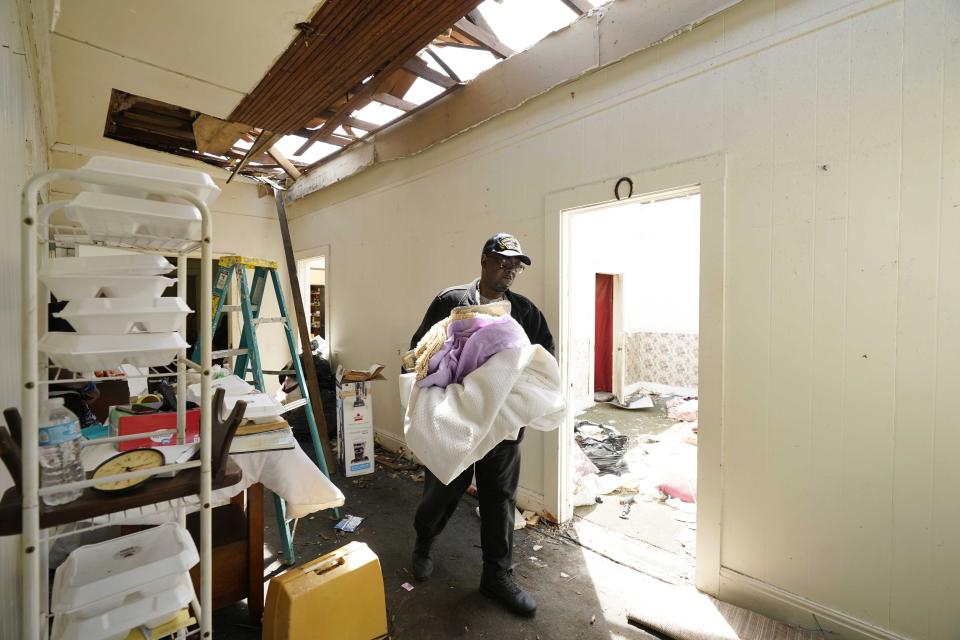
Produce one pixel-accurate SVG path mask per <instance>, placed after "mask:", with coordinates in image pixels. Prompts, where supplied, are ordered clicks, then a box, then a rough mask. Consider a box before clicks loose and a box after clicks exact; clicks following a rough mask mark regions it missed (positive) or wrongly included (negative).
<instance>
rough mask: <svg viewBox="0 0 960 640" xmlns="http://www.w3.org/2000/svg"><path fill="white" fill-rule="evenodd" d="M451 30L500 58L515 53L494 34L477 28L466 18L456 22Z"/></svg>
mask: <svg viewBox="0 0 960 640" xmlns="http://www.w3.org/2000/svg"><path fill="white" fill-rule="evenodd" d="M453 30H454V31H456V32H457V33H460V34H463V35H465V36H466V37H468V38H470V39H471V40H473V41H474V42H476V43H477V44H479V45H483V46H484V47H486V48H487V49H489V50H490V51H491V52H492V53H493V54H494V55H496V56H499V57H501V58H509V57H510V56H512V55H513V54H514V53H516V52H515V51H514V50H513V49H511V48H510V47H508V46H507V45H505V44H504V43H503V42H501V41H500V38H498V37H497V36H496V35H495V34H493V33H491V32H490V31H487V30H486V29H483V28H481V27H478V26H477V25H475V24H473V23H472V22H470V21H469V20H467V19H466V18H462V19H460V20H458V21H457V23H456V24H455V25H453Z"/></svg>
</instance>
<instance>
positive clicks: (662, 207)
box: [564, 190, 700, 583]
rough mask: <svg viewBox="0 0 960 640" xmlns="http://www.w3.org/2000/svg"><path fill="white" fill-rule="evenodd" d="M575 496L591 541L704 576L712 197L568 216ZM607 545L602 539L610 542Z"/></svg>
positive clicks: (663, 571)
mask: <svg viewBox="0 0 960 640" xmlns="http://www.w3.org/2000/svg"><path fill="white" fill-rule="evenodd" d="M567 215H569V216H570V218H569V227H568V229H569V235H568V241H567V242H566V243H565V245H564V246H565V249H564V251H565V255H564V261H565V262H566V264H567V265H568V267H567V271H566V274H567V278H568V282H567V283H565V286H564V290H565V291H566V292H567V293H566V295H567V301H566V302H567V303H566V309H567V315H566V319H567V323H568V324H567V327H568V330H567V331H566V332H565V339H566V340H567V345H566V349H565V353H566V354H568V355H567V357H568V358H569V361H568V363H567V366H566V369H567V372H568V378H569V380H568V382H569V383H570V387H571V390H572V391H571V393H572V398H571V400H572V404H573V409H574V416H575V418H574V429H573V431H574V438H575V442H574V446H573V454H572V456H571V461H572V464H571V466H572V469H571V471H572V472H571V476H572V478H573V482H572V483H570V487H568V490H569V492H570V493H569V495H568V498H570V499H571V500H572V503H573V505H574V514H575V518H574V526H575V527H576V530H577V535H578V536H579V537H580V539H581V541H582V542H586V543H587V544H590V542H591V541H590V540H589V538H592V537H596V540H595V541H594V542H595V543H596V544H597V545H601V544H602V545H603V546H604V547H605V548H607V549H613V550H615V553H616V555H618V556H620V557H618V560H621V561H623V562H624V563H625V564H633V565H638V568H642V569H643V570H644V571H647V572H654V573H656V574H657V575H659V576H660V577H662V578H664V579H668V580H670V581H673V582H677V583H680V582H687V581H692V580H693V578H694V569H695V560H696V551H695V548H696V546H695V542H696V486H697V483H696V475H697V437H698V429H697V416H698V413H697V396H698V370H699V354H698V349H699V300H700V196H699V193H698V192H697V191H696V190H689V191H686V192H681V193H679V194H678V193H676V192H674V193H671V194H670V195H669V196H663V197H650V198H632V199H631V200H630V201H628V202H623V203H616V204H613V205H605V206H596V207H589V208H584V209H579V210H575V211H572V212H568V214H567ZM601 540H602V542H601Z"/></svg>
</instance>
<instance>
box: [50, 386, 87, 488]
mask: <svg viewBox="0 0 960 640" xmlns="http://www.w3.org/2000/svg"><path fill="white" fill-rule="evenodd" d="M44 409H45V410H46V412H47V419H46V421H45V422H44V423H43V426H42V427H40V433H39V441H40V486H42V487H49V486H51V485H58V484H65V483H67V482H76V481H79V480H85V479H86V475H85V474H84V472H83V463H82V462H81V461H80V449H81V448H82V446H81V445H82V442H83V440H82V438H83V436H82V435H81V433H80V420H79V419H78V418H77V416H75V415H74V414H73V413H72V412H71V411H70V410H69V409H67V408H66V407H64V406H63V398H50V399H49V400H47V402H46V403H45V405H44ZM82 493H83V489H72V490H70V491H64V492H61V493H53V494H50V495H47V496H43V501H44V503H46V504H48V505H57V504H66V503H68V502H73V501H74V500H76V499H77V498H79V497H80V495H81V494H82Z"/></svg>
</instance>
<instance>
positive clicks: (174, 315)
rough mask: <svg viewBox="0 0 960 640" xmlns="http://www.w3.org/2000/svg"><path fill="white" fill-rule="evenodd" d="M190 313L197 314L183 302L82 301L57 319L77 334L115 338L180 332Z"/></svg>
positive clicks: (100, 299)
mask: <svg viewBox="0 0 960 640" xmlns="http://www.w3.org/2000/svg"><path fill="white" fill-rule="evenodd" d="M189 313H193V311H192V310H191V309H190V307H188V306H187V303H186V302H184V301H183V299H182V298H154V299H152V300H146V299H140V298H82V299H80V300H73V301H71V302H69V303H67V306H66V307H64V309H63V311H61V312H60V313H55V314H53V315H54V317H57V318H63V319H64V320H66V321H67V322H69V323H70V325H71V326H72V327H73V328H74V330H75V331H76V332H77V333H83V334H86V335H113V334H123V333H131V332H133V331H146V332H149V333H163V332H169V331H179V330H180V328H181V327H183V319H184V318H186V317H187V314H189Z"/></svg>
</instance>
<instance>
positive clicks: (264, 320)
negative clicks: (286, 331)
mask: <svg viewBox="0 0 960 640" xmlns="http://www.w3.org/2000/svg"><path fill="white" fill-rule="evenodd" d="M286 321H287V319H286V318H284V317H283V316H279V317H276V318H254V319H253V324H266V323H268V322H286Z"/></svg>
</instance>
